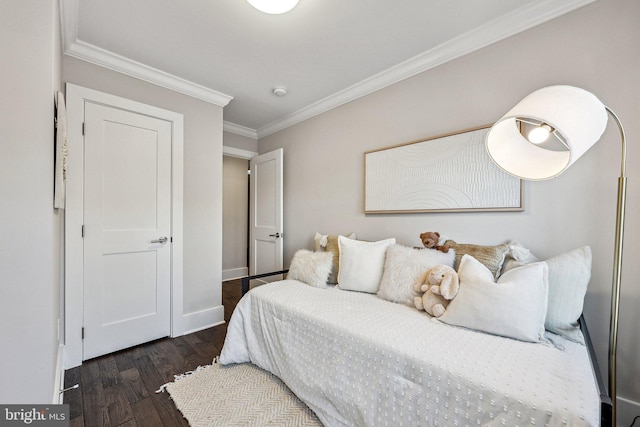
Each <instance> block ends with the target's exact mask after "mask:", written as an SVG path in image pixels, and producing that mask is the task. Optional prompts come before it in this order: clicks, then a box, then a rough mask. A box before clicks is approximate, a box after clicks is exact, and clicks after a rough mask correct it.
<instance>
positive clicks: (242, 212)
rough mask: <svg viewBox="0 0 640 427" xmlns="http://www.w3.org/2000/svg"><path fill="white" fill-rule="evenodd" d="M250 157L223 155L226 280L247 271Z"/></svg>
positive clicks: (223, 251) (223, 235)
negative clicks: (247, 158) (248, 172)
mask: <svg viewBox="0 0 640 427" xmlns="http://www.w3.org/2000/svg"><path fill="white" fill-rule="evenodd" d="M247 169H249V160H246V159H239V158H235V157H230V156H224V157H223V178H222V181H223V187H224V190H223V199H222V211H223V216H222V224H223V231H222V248H223V249H222V276H223V278H226V279H232V278H237V277H241V276H243V275H247V274H248V264H247V250H248V245H247V235H248V233H249V231H248V226H247V220H248V210H247V209H248V206H249V187H248V185H249V176H248V175H247Z"/></svg>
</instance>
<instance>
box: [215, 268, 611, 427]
mask: <svg viewBox="0 0 640 427" xmlns="http://www.w3.org/2000/svg"><path fill="white" fill-rule="evenodd" d="M557 340H558V342H560V343H561V344H562V346H564V350H559V349H558V348H555V347H553V346H551V345H545V344H532V343H525V342H520V341H516V340H512V339H507V338H501V337H496V336H492V335H488V334H484V333H480V332H474V331H469V330H466V329H462V328H456V327H452V326H448V325H445V324H443V323H441V322H438V321H436V320H433V319H431V318H430V317H428V316H427V315H426V314H425V313H424V312H419V311H417V310H416V309H414V308H411V307H407V306H403V305H399V304H394V303H390V302H387V301H384V300H381V299H380V298H378V297H376V296H375V295H369V294H362V293H357V292H349V291H342V290H339V289H333V288H332V289H318V288H312V287H310V286H307V285H305V284H303V283H300V282H297V281H293V280H285V281H281V282H275V283H271V284H268V285H263V286H260V287H257V288H255V289H253V290H252V291H251V292H249V293H248V294H247V295H245V296H244V298H242V300H241V301H240V302H239V303H238V305H237V307H236V309H235V311H234V313H233V316H232V318H231V322H230V323H229V326H228V332H227V337H226V340H225V343H224V348H223V350H222V354H221V356H220V362H221V363H222V364H229V363H244V362H252V363H254V364H256V365H257V366H259V367H261V368H263V369H266V370H267V371H270V372H272V373H273V374H275V375H276V376H278V377H279V378H281V379H282V380H283V381H284V382H285V383H286V384H287V386H289V388H291V390H292V391H293V392H294V393H295V394H296V395H297V396H298V397H299V398H300V399H301V400H303V401H304V402H305V403H306V404H307V405H308V406H309V407H310V408H311V409H312V410H313V411H314V412H315V413H316V414H317V415H318V417H319V418H320V420H321V421H322V422H323V423H324V424H325V425H327V426H342V425H347V426H417V425H424V426H465V425H474V426H475V425H498V426H503V425H504V426H510V427H511V426H525V425H526V426H532V425H536V426H544V425H551V426H556V425H558V426H565V425H566V426H583V425H588V426H597V425H598V424H599V400H598V395H597V392H596V387H595V385H594V380H593V375H592V372H591V366H590V364H589V358H588V354H587V350H586V348H585V347H584V346H582V345H579V344H575V343H573V342H570V341H566V340H563V339H561V338H559V337H558V339H557Z"/></svg>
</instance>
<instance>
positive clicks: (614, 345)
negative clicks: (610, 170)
mask: <svg viewBox="0 0 640 427" xmlns="http://www.w3.org/2000/svg"><path fill="white" fill-rule="evenodd" d="M605 109H606V110H607V113H609V115H611V117H612V118H613V119H614V121H615V122H616V124H617V125H618V129H619V130H620V136H621V138H622V160H621V170H620V177H619V178H618V204H617V210H616V240H615V248H614V252H613V281H612V291H611V318H610V321H609V395H610V396H611V406H612V411H611V412H612V413H611V425H612V426H613V427H616V409H617V402H616V395H617V393H616V375H617V374H616V373H617V371H616V360H617V352H618V317H619V313H620V283H621V278H622V245H623V238H624V214H625V209H626V202H627V176H626V163H627V141H626V137H625V133H624V128H623V127H622V123H621V122H620V119H619V118H618V116H617V115H616V113H614V112H613V110H611V109H610V108H609V107H607V106H605Z"/></svg>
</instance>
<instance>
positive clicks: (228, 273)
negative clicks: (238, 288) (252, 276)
mask: <svg viewBox="0 0 640 427" xmlns="http://www.w3.org/2000/svg"><path fill="white" fill-rule="evenodd" d="M248 275H249V267H240V268H230V269H228V270H222V281H223V282H226V281H228V280H235V279H241V278H243V277H247V276H248Z"/></svg>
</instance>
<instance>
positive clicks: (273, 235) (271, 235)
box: [269, 233, 281, 239]
mask: <svg viewBox="0 0 640 427" xmlns="http://www.w3.org/2000/svg"><path fill="white" fill-rule="evenodd" d="M269 237H275V238H276V239H277V238H278V237H281V234H280V233H276V234H269Z"/></svg>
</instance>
